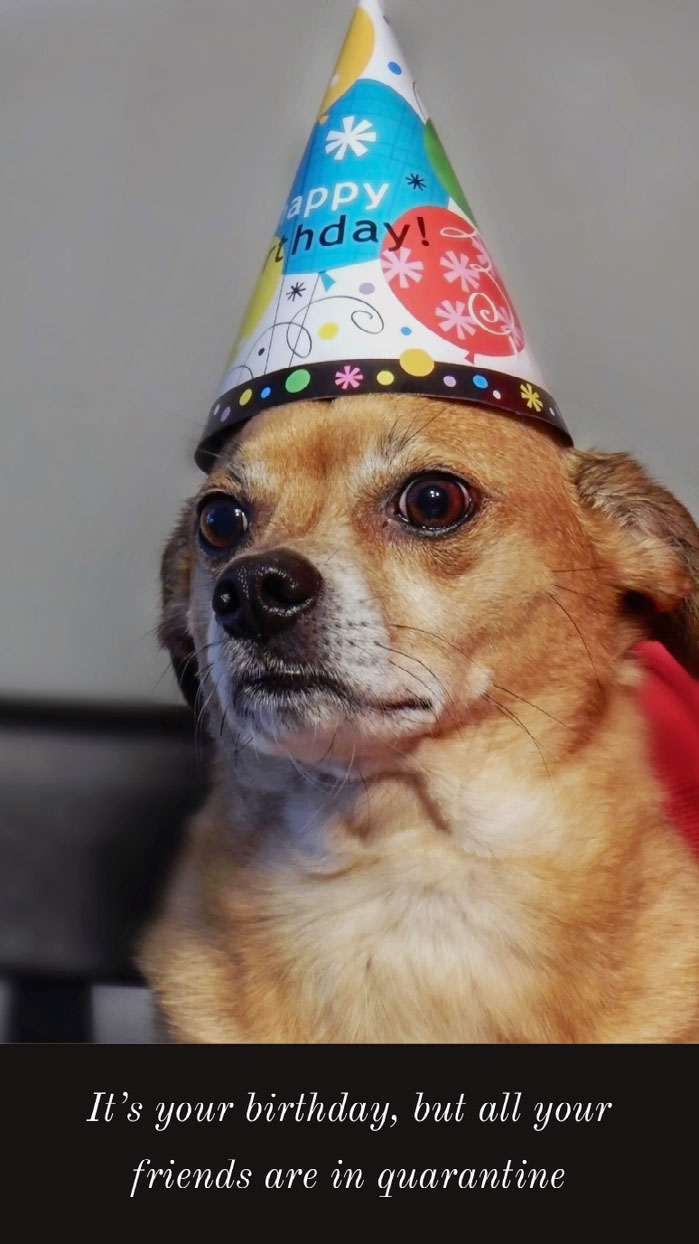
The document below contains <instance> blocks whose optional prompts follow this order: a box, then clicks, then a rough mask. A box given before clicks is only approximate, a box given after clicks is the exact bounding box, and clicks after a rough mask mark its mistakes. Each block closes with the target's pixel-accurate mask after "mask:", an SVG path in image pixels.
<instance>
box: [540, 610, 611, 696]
mask: <svg viewBox="0 0 699 1244" xmlns="http://www.w3.org/2000/svg"><path fill="white" fill-rule="evenodd" d="M546 595H547V596H548V598H549V600H552V601H553V603H554V604H555V605H557V606H558V608H559V609H560V610H561V612H562V613H564V614H565V616H566V617H567V619H568V621H569V622H570V624H571V626H573V627H574V628H575V630H576V631H577V633H578V636H579V637H580V642H581V644H582V646H583V648H584V649H585V652H586V653H587V657H588V660H589V662H590V665H591V667H592V672H593V674H594V675H595V680H596V682H597V686H598V687H599V690H600V693H601V694H602V695H604V687H603V686H602V680H601V678H600V676H599V674H598V672H597V667H596V665H595V662H594V660H593V657H592V653H591V652H590V646H589V644H588V642H587V640H586V639H585V636H584V635H583V633H582V631H581V629H580V627H579V626H578V623H577V622H576V620H575V618H574V617H573V615H572V614H571V613H569V612H568V610H567V609H566V607H565V605H563V604H562V603H561V601H560V600H558V598H557V597H556V596H554V594H553V592H547V593H546Z"/></svg>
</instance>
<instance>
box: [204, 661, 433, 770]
mask: <svg viewBox="0 0 699 1244" xmlns="http://www.w3.org/2000/svg"><path fill="white" fill-rule="evenodd" d="M226 716H227V718H228V719H229V720H230V719H231V718H232V719H233V720H234V721H235V723H236V726H237V727H238V730H239V731H240V733H241V734H242V735H244V734H247V737H248V738H249V739H250V741H251V742H252V744H253V746H254V747H255V749H256V750H257V751H259V752H263V753H265V754H267V755H274V756H292V757H293V758H294V759H296V760H299V761H301V762H303V763H306V764H313V765H321V766H322V765H323V764H327V767H328V768H329V769H333V768H334V767H335V766H336V765H337V764H342V765H347V764H351V763H352V761H353V759H355V758H356V759H360V758H365V759H366V758H368V757H372V758H374V759H376V758H378V756H379V755H380V754H381V753H383V752H385V751H386V750H392V749H394V748H395V746H396V742H397V741H398V740H400V739H401V738H406V739H407V738H410V737H414V736H415V735H416V734H424V733H425V731H426V730H427V729H429V727H430V726H431V725H433V724H434V706H433V704H432V703H431V702H430V701H428V700H427V699H418V698H415V697H409V696H403V697H401V696H399V695H397V696H395V697H393V698H391V697H386V699H384V700H382V699H380V698H375V697H373V696H370V695H368V694H366V695H365V694H362V693H361V692H359V691H356V690H354V689H352V688H350V687H347V686H346V685H345V684H343V683H341V682H340V681H338V680H336V679H333V678H331V677H326V676H321V675H318V676H315V677H309V676H305V677H303V678H299V677H296V676H293V675H288V676H284V675H274V676H272V675H269V676H260V677H258V678H252V679H248V680H246V681H241V682H240V683H239V684H238V685H237V686H236V687H235V688H234V689H233V692H232V695H231V702H230V705H229V707H228V708H227V712H226Z"/></svg>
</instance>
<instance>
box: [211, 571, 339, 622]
mask: <svg viewBox="0 0 699 1244" xmlns="http://www.w3.org/2000/svg"><path fill="white" fill-rule="evenodd" d="M322 586H323V580H322V578H321V576H320V575H319V573H318V571H317V570H316V569H315V566H312V565H311V563H310V562H309V561H307V560H306V558H305V557H299V556H298V555H297V554H296V553H291V552H289V550H288V549H276V550H274V551H273V552H271V553H261V554H259V555H257V556H251V557H241V558H240V559H239V560H238V561H237V562H235V563H234V564H233V565H232V566H230V567H229V569H228V570H227V571H226V572H225V574H224V575H223V576H222V578H220V579H219V581H218V583H217V584H216V587H215V588H214V595H213V601H212V604H213V609H214V613H215V614H216V616H217V617H218V619H219V621H220V623H221V625H222V626H223V628H224V630H226V631H227V632H228V634H229V635H233V636H235V638H237V639H258V640H259V639H269V638H270V637H271V636H272V635H276V634H277V632H278V631H282V630H284V628H285V627H287V626H290V625H291V623H292V622H294V621H295V620H296V618H298V616H299V614H301V613H305V612H306V610H307V609H310V608H311V607H312V606H313V605H314V604H315V602H316V600H317V599H318V596H319V595H320V589H321V587H322Z"/></svg>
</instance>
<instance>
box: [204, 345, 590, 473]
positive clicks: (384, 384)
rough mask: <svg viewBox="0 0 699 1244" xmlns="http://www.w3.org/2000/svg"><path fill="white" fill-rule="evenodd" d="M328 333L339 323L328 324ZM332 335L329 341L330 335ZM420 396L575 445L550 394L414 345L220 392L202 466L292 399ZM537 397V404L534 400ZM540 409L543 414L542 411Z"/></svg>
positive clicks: (291, 369) (275, 374)
mask: <svg viewBox="0 0 699 1244" xmlns="http://www.w3.org/2000/svg"><path fill="white" fill-rule="evenodd" d="M325 327H326V328H327V329H328V330H329V329H330V328H331V327H333V324H332V323H331V322H330V321H328V324H327V325H325ZM332 335H333V334H332V333H329V337H332ZM338 374H340V375H342V377H343V378H344V376H346V375H348V374H349V375H351V377H352V383H351V384H350V383H348V384H347V385H345V384H344V383H343V384H342V385H338V381H337V377H338ZM389 389H390V390H391V391H392V392H393V393H414V394H422V395H424V396H425V397H441V398H442V399H444V398H445V397H447V396H448V398H449V401H461V402H471V403H473V404H474V405H478V406H486V407H490V408H491V409H493V410H498V411H501V412H503V413H505V414H510V415H516V416H520V417H522V418H524V419H526V420H527V421H528V422H529V421H532V420H533V421H535V422H538V423H546V424H547V425H548V426H549V427H551V428H552V429H553V430H554V431H556V432H557V433H558V434H559V435H560V436H561V438H562V439H563V440H564V441H565V442H566V443H567V444H569V445H571V444H572V443H573V442H572V438H571V436H570V434H569V432H568V429H567V428H566V425H565V423H564V422H563V418H562V416H561V413H560V411H559V409H558V407H557V405H556V403H555V401H554V400H553V398H552V397H551V395H550V394H549V393H547V392H546V390H545V389H542V388H539V387H538V386H535V385H532V384H531V383H530V382H529V381H527V382H523V381H522V379H521V377H518V376H510V375H508V374H506V373H504V372H499V371H491V370H490V369H487V370H486V369H485V368H479V369H475V368H473V367H469V366H468V365H462V364H455V363H439V362H435V360H434V359H433V358H432V356H431V355H430V354H429V353H428V352H427V351H426V350H422V349H417V348H415V347H408V348H406V349H405V350H403V352H402V354H401V355H400V357H399V358H398V359H395V358H393V359H357V358H354V359H341V360H333V361H326V360H324V361H322V362H318V363H314V364H312V365H311V364H310V363H309V365H308V366H307V367H289V368H286V369H283V370H281V371H276V372H270V373H268V374H267V375H266V376H261V377H260V378H259V380H248V381H246V382H245V383H243V384H240V385H238V386H237V387H236V388H234V389H230V390H229V391H228V392H227V393H222V394H221V395H220V397H218V398H217V400H216V402H215V403H214V405H213V406H212V408H211V413H210V415H209V421H208V424H207V427H206V431H205V434H204V437H203V439H202V441H201V443H200V445H199V448H198V450H197V453H196V455H195V457H196V461H197V463H198V465H199V466H200V467H201V468H202V470H204V471H209V470H210V469H211V467H212V465H213V461H214V458H215V456H216V454H217V452H218V450H219V448H220V446H221V444H222V442H223V440H224V439H225V437H226V436H227V435H228V434H229V432H230V430H231V428H234V427H235V426H236V425H237V424H239V423H242V422H245V421H247V420H248V419H250V418H252V416H253V415H255V414H256V413H257V412H258V411H259V410H261V409H262V408H264V407H271V406H282V405H287V404H288V403H289V402H292V401H299V400H303V399H313V398H321V399H322V398H324V399H326V400H327V399H334V398H337V397H344V396H345V395H352V394H354V393H357V394H362V393H385V392H386V391H387V390H389ZM535 399H536V400H535ZM539 406H540V407H541V409H540V410H539Z"/></svg>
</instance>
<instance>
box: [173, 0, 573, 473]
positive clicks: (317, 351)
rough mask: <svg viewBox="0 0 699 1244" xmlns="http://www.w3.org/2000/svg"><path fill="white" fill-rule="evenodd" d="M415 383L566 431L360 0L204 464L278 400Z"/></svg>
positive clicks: (216, 412) (382, 29) (418, 112)
mask: <svg viewBox="0 0 699 1244" xmlns="http://www.w3.org/2000/svg"><path fill="white" fill-rule="evenodd" d="M355 393H357V394H358V393H420V394H425V395H428V396H433V397H441V398H445V397H447V398H450V399H456V400H461V401H464V402H475V403H478V404H479V405H482V406H487V407H489V408H491V409H493V410H498V411H503V412H505V413H507V414H510V415H520V416H524V417H526V418H527V419H536V420H539V421H541V422H544V423H546V424H548V425H550V426H551V427H552V428H553V429H556V430H557V431H558V433H559V434H560V435H561V436H562V437H563V439H564V440H566V441H568V442H569V441H570V436H569V434H568V432H567V429H566V427H565V424H564V422H563V419H562V418H561V415H560V412H559V410H558V407H557V406H556V403H555V402H554V400H553V398H552V397H551V396H550V395H549V394H548V393H547V392H546V390H545V389H544V388H542V386H541V383H540V377H539V372H538V370H537V367H536V364H535V363H534V361H533V359H532V357H531V355H530V353H529V351H528V350H527V347H526V344H525V340H524V334H523V332H522V327H521V324H520V322H519V319H518V318H517V314H516V312H515V310H514V307H513V306H512V303H511V301H510V298H509V296H508V294H507V291H506V289H505V286H504V285H503V283H502V280H501V278H500V276H499V274H498V272H497V270H496V268H495V265H494V264H493V261H492V259H491V258H490V254H489V253H488V248H487V246H486V244H485V242H484V240H483V237H482V236H481V233H480V231H479V229H478V228H477V226H476V223H475V219H474V215H473V212H472V211H471V208H470V207H469V205H468V202H467V201H466V198H465V196H464V193H463V191H462V189H461V186H460V185H459V182H458V181H457V179H456V176H455V174H454V170H453V169H452V167H451V164H450V163H449V160H448V158H447V156H446V154H445V151H444V148H443V147H442V144H441V142H440V140H439V137H438V135H437V131H436V130H435V128H434V125H433V124H432V122H431V121H430V120H429V118H428V116H427V114H426V112H425V109H424V107H423V104H422V101H421V99H420V96H419V94H418V92H417V89H416V85H415V79H414V78H413V75H412V73H411V72H410V70H409V68H408V66H407V64H406V61H405V57H404V56H403V54H402V52H401V51H400V48H399V47H398V45H397V43H396V40H395V37H394V35H393V33H392V30H391V27H390V26H389V24H388V21H387V19H386V16H385V14H384V12H383V9H382V7H381V4H380V2H379V0H361V3H360V4H359V6H358V8H357V10H356V12H355V14H354V18H353V20H352V23H351V25H350V28H349V31H348V33H347V38H346V39H345V42H344V45H343V48H342V51H341V52H340V57H339V60H338V62H337V65H336V66H335V72H334V74H333V76H332V78H331V79H330V85H329V86H328V89H327V92H326V94H325V98H324V99H323V102H322V104H321V107H320V111H319V113H318V116H317V118H316V121H315V124H314V126H313V130H312V132H311V136H310V138H309V140H308V144H307V146H306V150H305V152H304V155H303V159H302V160H301V164H300V166H299V169H298V172H297V174H296V177H295V179H294V183H293V185H292V187H291V190H290V193H289V196H288V198H287V200H286V202H285V203H284V206H283V208H282V211H281V214H280V216H279V220H278V224H277V228H276V232H275V234H274V237H273V238H272V240H271V242H270V245H269V248H268V251H267V257H266V259H265V261H264V264H263V266H262V272H261V274H260V277H259V280H258V283H257V286H256V287H255V290H254V293H253V295H252V298H251V299H250V302H249V304H248V307H247V310H246V312H245V316H244V318H243V323H242V325H241V328H240V332H239V334H238V338H237V340H236V342H235V345H234V347H233V350H232V352H231V356H230V359H229V366H228V368H227V370H226V373H225V375H224V377H223V381H222V384H221V388H220V395H219V397H218V398H217V400H216V402H215V403H214V405H213V407H212V409H211V413H210V415H209V419H208V423H207V425H206V430H205V433H204V436H203V438H202V441H201V443H200V445H199V448H198V450H197V455H196V457H197V462H198V464H199V466H201V467H202V469H203V470H208V469H210V467H211V465H212V464H213V460H214V457H215V454H216V453H217V451H218V449H219V448H220V446H221V443H222V441H223V440H224V438H225V437H226V435H227V434H228V432H229V430H230V429H231V428H234V427H235V426H236V424H239V423H241V422H242V421H244V420H247V419H249V418H250V417H251V416H252V415H255V414H257V413H258V412H259V411H260V410H264V409H266V408H267V407H270V406H279V405H282V404H286V403H288V402H293V401H298V400H300V399H307V398H332V397H338V396H342V395H345V394H355Z"/></svg>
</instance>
